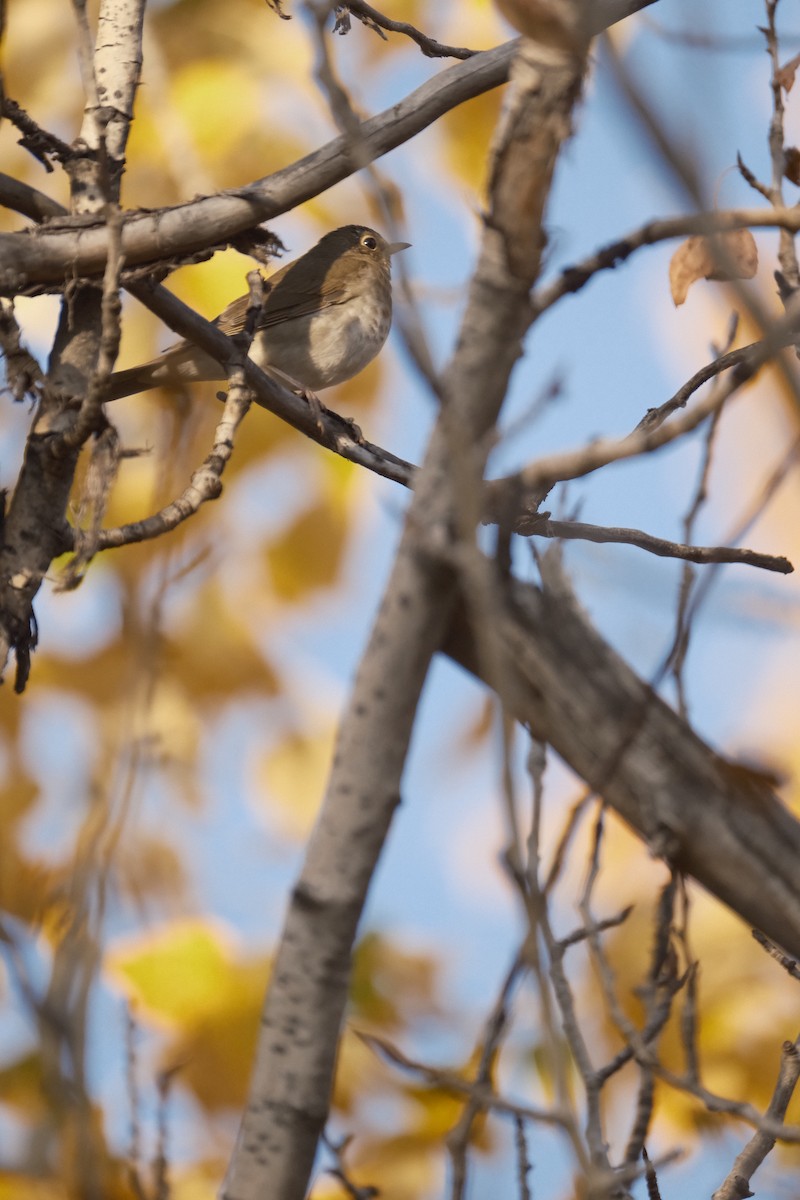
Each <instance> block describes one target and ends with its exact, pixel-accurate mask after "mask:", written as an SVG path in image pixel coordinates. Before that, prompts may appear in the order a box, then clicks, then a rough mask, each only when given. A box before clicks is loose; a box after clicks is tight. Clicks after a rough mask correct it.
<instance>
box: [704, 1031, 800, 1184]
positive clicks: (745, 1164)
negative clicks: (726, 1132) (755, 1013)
mask: <svg viewBox="0 0 800 1200" xmlns="http://www.w3.org/2000/svg"><path fill="white" fill-rule="evenodd" d="M799 1040H800V1039H799ZM798 1079H800V1051H799V1050H798V1042H797V1041H794V1042H788V1041H787V1042H784V1043H783V1045H782V1046H781V1063H780V1069H779V1072H778V1079H777V1082H776V1084H775V1090H774V1091H773V1093H772V1099H771V1100H770V1102H769V1105H768V1107H767V1110H766V1113H765V1117H766V1118H768V1119H769V1121H770V1122H772V1121H776V1122H781V1121H783V1118H784V1117H785V1115H786V1110H787V1108H788V1107H789V1101H790V1100H791V1098H792V1096H793V1095H794V1090H795V1088H796V1087H797V1081H798ZM775 1141H776V1138H775V1136H774V1134H771V1133H769V1132H767V1131H766V1130H764V1129H759V1130H758V1132H757V1133H755V1134H754V1135H753V1137H751V1139H750V1141H749V1142H748V1143H747V1145H746V1146H745V1147H744V1149H743V1150H742V1151H741V1152H740V1153H739V1154H738V1155H737V1157H736V1161H735V1162H734V1164H733V1166H732V1167H731V1170H730V1172H729V1174H728V1175H727V1177H726V1178H725V1180H724V1182H723V1183H722V1186H721V1187H719V1188H717V1190H716V1191H715V1192H714V1195H713V1197H712V1200H743V1197H746V1196H751V1195H752V1192H751V1191H750V1190H749V1187H748V1185H749V1183H750V1180H751V1178H752V1176H753V1174H754V1173H755V1172H756V1171H757V1170H758V1168H759V1167H760V1166H761V1164H762V1162H763V1161H764V1159H765V1158H766V1157H767V1155H768V1154H769V1153H770V1151H771V1150H772V1148H773V1146H774V1145H775Z"/></svg>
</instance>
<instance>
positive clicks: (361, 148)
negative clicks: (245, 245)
mask: <svg viewBox="0 0 800 1200" xmlns="http://www.w3.org/2000/svg"><path fill="white" fill-rule="evenodd" d="M653 2H654V0H602V2H596V3H595V5H594V9H593V20H594V21H595V23H596V31H597V32H600V30H602V29H605V28H607V27H608V26H609V25H612V24H614V23H615V22H616V21H619V20H621V19H622V18H623V17H625V16H628V15H629V14H630V13H632V12H636V11H638V10H639V9H641V8H645V7H646V6H647V5H648V4H650V3H653ZM518 45H519V43H518V41H512V42H507V43H505V44H504V45H502V46H497V47H496V48H495V49H493V50H487V51H484V52H482V53H480V54H476V55H473V57H472V58H470V59H468V60H467V61H466V62H460V63H457V64H456V65H455V66H452V67H448V68H447V69H445V70H444V71H441V72H440V73H439V74H438V75H436V76H435V77H434V78H433V79H430V80H428V82H426V83H424V84H423V85H422V86H421V87H418V88H416V89H415V91H413V92H411V93H410V94H409V95H408V96H406V97H405V99H404V100H401V101H400V102H399V103H398V104H395V105H392V107H391V108H388V109H386V111H385V112H383V113H380V114H378V115H377V116H374V117H372V118H370V119H369V120H368V121H365V122H363V124H362V125H361V126H360V131H359V136H358V139H357V145H358V154H357V156H356V157H355V158H354V156H353V144H354V139H352V138H351V137H347V136H342V137H338V138H335V139H334V140H333V141H332V142H329V143H328V144H327V145H326V146H323V147H321V149H319V150H316V151H315V152H314V153H313V154H308V155H306V157H305V158H302V159H300V160H299V161H298V162H296V163H293V164H292V165H291V166H289V167H286V168H285V169H284V170H282V171H277V172H275V174H274V175H270V176H267V177H266V178H264V179H259V180H256V181H255V182H254V183H252V184H250V185H249V186H248V187H245V188H241V189H239V190H238V191H235V192H225V193H221V194H219V195H216V196H207V197H204V198H202V199H200V200H195V201H193V202H192V203H190V204H183V205H179V206H177V207H175V208H168V209H163V210H161V211H159V212H155V213H136V214H133V215H132V216H130V217H129V218H128V220H127V221H126V223H125V228H124V231H123V237H122V253H123V255H124V258H125V262H126V264H128V266H137V265H140V264H142V263H150V262H157V261H160V260H163V259H169V258H172V257H180V256H182V255H187V254H194V253H197V252H199V251H203V250H205V249H207V248H208V247H209V246H215V245H219V244H220V243H221V242H224V241H226V240H227V239H229V238H232V237H234V236H235V235H236V234H238V233H241V232H242V231H243V230H245V229H249V228H251V227H252V226H253V225H257V224H258V223H259V222H261V221H266V220H269V219H271V218H273V217H276V216H279V215H280V213H283V212H287V211H288V210H290V209H292V208H295V207H296V206H297V205H298V204H302V203H303V202H304V201H305V200H308V199H310V198H311V197H312V196H316V195H319V193H320V192H323V191H325V190H326V189H327V188H329V187H332V186H333V185H334V184H335V183H339V182H340V181H341V180H342V179H345V178H347V176H349V175H351V174H352V173H353V172H354V171H355V170H357V169H358V168H359V167H361V166H363V165H364V163H365V161H370V162H371V161H373V160H374V159H376V158H380V157H381V156H382V155H383V154H386V153H388V151H390V150H393V149H394V148H395V147H397V146H400V145H402V144H403V143H404V142H407V141H408V140H409V138H412V137H413V136H414V135H415V134H417V133H419V132H420V131H421V130H422V129H425V128H427V126H428V125H430V124H432V123H433V122H434V121H436V120H438V118H439V117H441V116H442V115H443V114H444V113H446V112H449V111H450V110H451V109H453V108H456V107H457V106H458V105H459V104H463V103H464V101H466V100H470V99H472V98H473V97H475V96H479V95H481V94H482V93H483V92H486V91H489V90H491V89H492V88H495V87H498V86H499V85H500V84H502V83H504V82H505V81H506V79H507V78H508V71H509V67H510V64H511V61H512V59H513V57H514V54H515V52H516V49H517V47H518ZM107 248H108V240H107V234H106V230H105V228H104V227H103V226H102V225H99V224H98V225H92V226H89V227H87V228H82V229H73V228H64V229H56V228H53V227H52V226H50V227H49V228H47V229H44V230H32V231H26V232H25V233H17V234H2V235H0V263H2V270H1V271H0V292H2V293H3V294H6V295H13V294H14V293H15V292H18V291H20V290H22V289H23V288H25V287H26V286H30V285H32V284H42V285H45V284H49V285H55V286H58V285H61V284H62V283H63V281H64V279H65V278H68V277H69V278H72V277H74V276H75V275H81V276H91V275H98V274H100V273H101V272H102V271H103V268H104V265H105V259H106V254H107Z"/></svg>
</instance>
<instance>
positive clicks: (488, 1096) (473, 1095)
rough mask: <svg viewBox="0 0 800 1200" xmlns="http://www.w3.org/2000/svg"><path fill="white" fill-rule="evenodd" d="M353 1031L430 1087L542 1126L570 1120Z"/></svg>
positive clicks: (375, 1038) (370, 1036)
mask: <svg viewBox="0 0 800 1200" xmlns="http://www.w3.org/2000/svg"><path fill="white" fill-rule="evenodd" d="M355 1032H356V1034H357V1036H358V1037H360V1038H361V1040H362V1041H363V1042H365V1043H366V1045H367V1046H369V1047H370V1048H371V1049H372V1050H374V1051H375V1052H376V1054H378V1055H380V1057H381V1058H384V1059H386V1060H387V1061H388V1062H390V1063H392V1064H393V1065H394V1066H396V1067H400V1068H401V1069H402V1070H403V1071H410V1072H411V1073H412V1074H414V1075H416V1076H418V1077H419V1078H420V1079H424V1080H425V1082H426V1083H428V1084H430V1085H431V1087H436V1088H441V1090H442V1091H445V1092H452V1093H454V1094H455V1095H457V1096H467V1097H468V1098H469V1099H470V1100H471V1101H473V1102H474V1103H475V1104H477V1105H478V1106H479V1107H480V1108H482V1109H486V1110H487V1111H491V1112H497V1113H501V1114H505V1115H508V1116H511V1117H521V1118H522V1119H523V1120H526V1121H538V1122H539V1123H541V1124H542V1125H556V1126H561V1127H563V1126H565V1125H567V1124H568V1123H569V1117H568V1116H567V1115H566V1114H564V1113H562V1112H559V1110H558V1109H557V1108H552V1109H550V1108H536V1107H534V1106H532V1105H530V1104H516V1103H515V1102H514V1101H513V1100H507V1099H505V1098H504V1097H503V1096H498V1095H497V1093H496V1092H495V1091H494V1090H493V1088H491V1087H490V1086H488V1085H486V1084H477V1083H472V1082H470V1081H469V1080H468V1079H463V1078H462V1077H461V1076H460V1075H457V1074H456V1073H455V1072H454V1071H447V1070H444V1069H442V1068H440V1067H432V1066H430V1064H428V1063H424V1062H419V1061H417V1060H416V1059H413V1058H409V1057H408V1056H407V1055H405V1054H403V1052H402V1051H401V1050H399V1049H398V1048H397V1047H396V1046H394V1045H392V1043H391V1042H388V1041H386V1039H385V1038H379V1037H376V1036H375V1035H374V1034H368V1033H363V1032H361V1031H358V1030H356V1031H355Z"/></svg>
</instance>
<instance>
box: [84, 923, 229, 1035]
mask: <svg viewBox="0 0 800 1200" xmlns="http://www.w3.org/2000/svg"><path fill="white" fill-rule="evenodd" d="M234 957H235V951H234V947H233V943H232V939H231V938H230V937H229V936H228V935H227V934H226V933H225V932H224V931H223V930H222V929H221V928H220V927H219V926H218V925H211V924H210V923H209V922H206V921H201V920H192V921H188V920H187V921H176V922H174V923H170V924H168V925H165V926H163V927H162V928H161V929H159V930H158V931H156V932H155V933H149V934H145V935H141V936H138V937H134V938H132V939H130V940H124V941H120V942H118V943H117V945H116V947H115V948H114V949H112V950H110V951H109V953H108V954H107V955H106V959H105V969H106V972H107V974H108V976H109V978H110V979H111V980H112V981H113V982H114V983H116V985H117V986H118V987H119V988H120V989H121V990H122V991H124V992H125V993H126V994H127V995H128V996H129V998H130V999H131V1000H132V1001H134V1002H135V1004H136V1005H137V1006H138V1007H139V1008H140V1009H141V1010H142V1012H143V1013H144V1014H145V1015H146V1016H148V1017H150V1018H153V1019H155V1020H157V1021H161V1022H163V1023H166V1024H168V1025H176V1026H184V1025H187V1024H188V1025H190V1024H192V1023H193V1022H196V1021H198V1020H200V1019H201V1018H203V1017H205V1016H206V1015H207V1014H208V1013H209V1012H214V1011H218V1010H219V1009H220V1008H224V1007H225V1006H226V1005H227V1004H228V1003H229V1002H230V999H231V993H230V989H231V984H232V979H231V974H232V968H233V963H234Z"/></svg>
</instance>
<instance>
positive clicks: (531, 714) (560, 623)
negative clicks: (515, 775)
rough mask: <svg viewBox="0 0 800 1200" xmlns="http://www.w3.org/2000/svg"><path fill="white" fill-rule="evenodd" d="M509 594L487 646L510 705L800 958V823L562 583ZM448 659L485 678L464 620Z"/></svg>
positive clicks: (688, 868)
mask: <svg viewBox="0 0 800 1200" xmlns="http://www.w3.org/2000/svg"><path fill="white" fill-rule="evenodd" d="M549 575H550V581H549V587H548V588H547V589H546V590H545V591H544V592H542V591H539V590H538V589H536V588H533V587H529V586H526V585H523V584H521V583H520V584H513V585H512V586H511V587H510V588H509V592H508V596H507V602H506V605H505V608H504V611H502V612H500V611H498V612H496V613H495V614H494V619H493V621H492V622H491V626H490V628H489V629H488V630H487V629H485V628H481V630H480V631H479V632H480V638H481V641H482V642H483V641H484V640H485V639H486V638H489V639H490V642H491V645H492V646H493V649H494V653H495V655H496V657H497V658H498V659H499V660H500V661H501V663H502V670H501V675H500V677H501V679H502V681H503V687H502V694H503V699H504V701H505V702H506V704H507V705H508V706H509V709H510V711H511V712H513V714H514V715H515V716H516V717H517V718H518V719H519V720H520V721H522V722H523V723H524V724H526V725H529V726H530V727H531V728H532V730H533V731H534V733H535V736H536V737H537V738H540V739H541V740H542V741H546V742H549V743H550V745H552V746H553V748H554V749H555V750H556V751H557V752H558V754H559V755H560V756H561V757H562V758H563V759H564V761H565V762H566V763H568V764H569V766H570V767H572V768H573V770H574V771H575V772H576V773H577V774H578V775H579V776H580V777H581V778H582V779H584V780H585V781H586V782H587V783H588V784H589V786H590V787H591V788H593V789H595V790H596V791H597V792H599V793H600V794H601V795H602V796H603V798H604V799H605V800H606V802H607V803H608V804H610V805H611V807H612V808H614V809H615V810H616V811H617V812H618V813H619V815H620V816H621V817H622V818H623V819H624V820H625V821H627V823H628V824H629V825H631V826H632V827H633V828H634V829H635V830H636V832H637V833H638V834H639V835H640V836H641V837H642V838H643V839H644V840H645V841H646V842H647V843H648V845H649V846H650V848H651V849H652V851H653V853H654V854H657V855H659V856H663V857H665V858H666V859H667V860H668V861H669V862H670V863H671V864H673V865H674V866H676V867H677V868H679V869H680V870H681V871H684V872H686V873H687V874H689V875H691V876H693V878H695V879H696V880H698V882H699V883H701V884H702V885H703V886H704V887H705V888H706V889H707V890H708V891H709V892H711V893H712V894H713V895H715V896H717V897H718V898H719V899H720V900H722V901H723V902H724V903H725V904H727V905H728V906H729V907H730V908H731V909H732V910H733V911H734V912H736V913H738V914H739V916H741V917H742V918H743V920H745V921H747V922H748V924H750V925H753V926H756V927H757V928H758V929H761V930H763V931H764V932H765V933H766V934H767V935H768V937H770V938H772V939H773V940H774V941H775V942H777V943H778V944H779V945H781V946H782V947H783V948H784V949H785V950H786V951H787V952H788V953H790V954H791V955H793V956H794V957H796V958H800V883H798V875H797V862H798V855H800V823H798V822H797V821H796V820H795V818H794V817H793V816H792V815H791V814H790V813H789V812H788V810H787V809H786V808H785V807H784V806H783V804H781V802H780V801H779V800H778V799H777V798H776V796H775V795H774V793H773V792H772V789H771V788H770V786H769V784H768V783H767V781H766V780H765V779H764V778H763V777H762V776H760V775H758V774H757V773H756V772H753V771H750V770H748V769H746V768H744V767H739V766H737V765H736V764H734V763H730V762H727V761H726V760H724V759H723V758H721V757H720V756H719V755H718V754H716V753H715V752H714V751H713V750H712V749H711V748H710V747H709V746H708V745H707V744H706V743H705V742H703V741H702V739H701V738H699V737H698V736H697V734H695V733H694V731H693V730H692V729H691V727H690V726H689V725H688V724H687V723H686V721H684V720H683V719H682V718H681V717H679V716H678V714H677V713H676V712H674V711H673V709H671V708H670V707H669V706H668V705H667V704H665V702H664V701H663V700H661V699H660V697H659V696H657V695H656V694H655V693H654V692H653V691H652V689H651V688H650V687H649V686H648V685H647V684H646V683H644V682H643V681H642V680H641V679H639V677H638V676H637V675H636V674H635V673H634V672H633V671H632V670H631V669H630V667H628V666H627V664H626V663H625V662H624V661H623V660H622V659H621V658H620V657H619V655H617V654H616V652H615V651H614V650H612V648H611V647H610V646H609V645H608V644H607V643H606V642H605V641H604V640H603V638H601V636H600V635H599V634H598V633H597V631H596V630H595V629H594V628H593V627H592V625H591V624H590V622H589V621H588V620H587V618H586V617H585V615H584V614H583V613H582V612H581V611H580V609H579V607H578V605H577V604H576V602H575V599H574V597H573V595H572V594H571V592H570V591H569V590H568V588H567V587H566V586H565V585H564V584H563V581H561V580H560V579H559V578H558V576H557V574H555V573H554V572H552V571H551V572H549ZM446 650H447V652H448V653H449V654H451V656H452V657H454V658H456V660H457V661H459V662H461V663H462V664H463V665H465V666H467V667H468V668H469V669H470V670H473V671H474V672H475V673H477V674H481V667H480V665H479V662H478V658H477V651H476V643H475V635H474V634H473V633H472V632H471V631H470V629H469V624H468V621H467V619H466V617H465V616H464V614H463V613H462V614H461V615H460V617H459V619H458V622H457V624H456V625H454V627H453V629H452V630H451V634H450V638H449V640H448V642H447V645H446Z"/></svg>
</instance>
